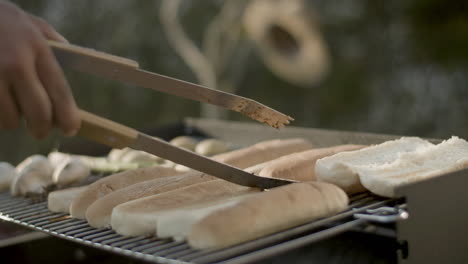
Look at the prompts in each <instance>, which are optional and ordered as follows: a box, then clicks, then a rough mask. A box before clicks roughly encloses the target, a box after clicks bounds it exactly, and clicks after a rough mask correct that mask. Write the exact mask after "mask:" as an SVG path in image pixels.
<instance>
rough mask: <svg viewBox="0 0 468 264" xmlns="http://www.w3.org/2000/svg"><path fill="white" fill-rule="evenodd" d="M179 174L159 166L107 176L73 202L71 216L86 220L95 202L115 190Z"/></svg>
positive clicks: (91, 185) (89, 187)
mask: <svg viewBox="0 0 468 264" xmlns="http://www.w3.org/2000/svg"><path fill="white" fill-rule="evenodd" d="M177 174H180V172H178V171H176V170H175V169H173V168H164V167H159V166H158V167H148V168H141V169H136V170H129V171H124V172H120V173H117V174H113V175H110V176H107V177H105V178H102V179H100V180H98V181H96V182H94V183H92V184H90V185H88V187H87V188H86V190H85V191H83V192H82V193H80V194H79V195H78V196H77V197H76V198H75V199H74V200H73V201H72V203H71V206H70V214H71V216H72V217H74V218H80V219H84V218H85V216H86V210H87V209H88V207H89V206H90V205H91V204H92V203H93V202H95V201H96V200H97V199H99V198H102V197H104V196H105V195H107V194H109V193H111V192H113V191H115V190H118V189H121V188H124V187H126V186H130V185H132V184H135V183H138V182H142V181H147V180H152V179H155V178H163V177H168V176H174V175H177Z"/></svg>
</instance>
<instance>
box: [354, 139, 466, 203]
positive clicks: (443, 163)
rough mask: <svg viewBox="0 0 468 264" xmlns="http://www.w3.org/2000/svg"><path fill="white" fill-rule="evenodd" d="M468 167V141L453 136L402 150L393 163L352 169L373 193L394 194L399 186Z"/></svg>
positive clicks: (387, 195)
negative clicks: (406, 150)
mask: <svg viewBox="0 0 468 264" xmlns="http://www.w3.org/2000/svg"><path fill="white" fill-rule="evenodd" d="M465 168H468V142H466V141H465V140H463V139H460V138H458V137H452V138H451V139H449V140H446V141H444V142H442V143H440V144H438V145H430V146H427V147H425V148H420V149H417V150H415V151H413V152H406V153H402V154H401V155H400V156H399V157H398V158H397V159H395V160H394V161H392V162H389V163H386V164H382V165H379V166H375V165H368V166H358V167H356V168H353V171H354V172H355V173H357V174H358V175H359V179H360V181H361V183H362V185H364V187H366V188H367V189H368V190H370V191H371V192H373V193H375V194H378V195H381V196H386V197H394V196H395V189H396V188H397V187H398V186H402V185H406V184H409V183H414V182H417V181H422V180H425V179H429V178H432V177H437V176H441V175H443V174H447V173H450V172H453V171H457V170H461V169H465Z"/></svg>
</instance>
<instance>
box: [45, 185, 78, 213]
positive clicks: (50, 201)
mask: <svg viewBox="0 0 468 264" xmlns="http://www.w3.org/2000/svg"><path fill="white" fill-rule="evenodd" d="M86 187H87V186H81V187H74V188H68V189H63V190H58V191H53V192H51V193H49V196H48V197H47V207H48V208H49V210H50V211H52V212H56V213H67V214H68V213H70V204H71V203H72V201H73V199H75V198H76V197H77V196H78V194H80V193H82V192H83V191H84V190H86Z"/></svg>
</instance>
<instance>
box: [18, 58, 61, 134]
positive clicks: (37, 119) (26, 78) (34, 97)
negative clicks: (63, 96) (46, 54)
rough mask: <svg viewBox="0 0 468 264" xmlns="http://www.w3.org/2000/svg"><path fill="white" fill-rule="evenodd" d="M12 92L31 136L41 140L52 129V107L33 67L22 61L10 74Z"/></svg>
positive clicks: (28, 62)
mask: <svg viewBox="0 0 468 264" xmlns="http://www.w3.org/2000/svg"><path fill="white" fill-rule="evenodd" d="M11 74H12V78H11V80H12V82H13V83H12V90H13V91H14V96H15V98H16V101H17V103H18V107H19V110H20V111H21V113H22V114H23V116H24V119H25V120H26V124H27V126H28V129H29V131H30V132H31V134H32V135H33V136H34V137H36V138H38V139H42V138H44V137H45V136H47V134H48V133H49V131H50V129H51V128H52V105H51V103H50V101H49V97H48V95H47V93H46V91H45V89H44V87H43V86H42V84H41V82H40V80H39V78H38V76H37V74H36V69H35V67H34V61H31V60H23V61H22V64H21V65H19V67H18V68H16V69H15V70H14V71H13V72H12V73H11Z"/></svg>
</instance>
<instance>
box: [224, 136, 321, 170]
mask: <svg viewBox="0 0 468 264" xmlns="http://www.w3.org/2000/svg"><path fill="white" fill-rule="evenodd" d="M312 147H313V146H312V144H310V143H309V142H308V141H307V140H305V139H302V138H293V139H275V140H268V141H263V142H260V143H257V144H254V145H252V146H250V147H247V148H242V149H238V150H233V151H230V152H226V153H223V154H219V155H216V160H217V161H220V162H225V163H228V164H230V165H232V166H236V167H239V168H247V167H250V166H254V165H255V164H259V163H262V162H265V161H268V160H272V159H276V158H278V157H281V156H284V155H287V154H291V153H294V152H299V151H304V150H308V149H311V148H312Z"/></svg>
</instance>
